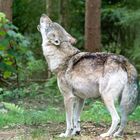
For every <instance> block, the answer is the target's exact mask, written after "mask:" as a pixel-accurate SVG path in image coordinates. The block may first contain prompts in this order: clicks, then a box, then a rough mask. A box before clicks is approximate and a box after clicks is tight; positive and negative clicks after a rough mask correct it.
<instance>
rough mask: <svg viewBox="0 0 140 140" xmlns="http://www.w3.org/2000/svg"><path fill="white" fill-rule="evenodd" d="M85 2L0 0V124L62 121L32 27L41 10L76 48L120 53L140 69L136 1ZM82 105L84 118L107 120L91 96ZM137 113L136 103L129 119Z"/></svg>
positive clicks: (59, 99) (53, 85)
mask: <svg viewBox="0 0 140 140" xmlns="http://www.w3.org/2000/svg"><path fill="white" fill-rule="evenodd" d="M6 2H7V3H6ZM88 2H89V3H88ZM88 2H87V1H85V0H41V1H40V0H13V1H12V0H0V101H1V106H2V107H1V110H2V112H5V110H6V112H7V113H6V114H5V113H2V114H1V115H0V127H1V128H3V127H5V126H8V127H14V126H17V125H19V124H20V125H26V124H27V125H38V124H39V125H42V124H44V123H48V122H50V121H51V122H63V121H64V120H65V119H64V118H65V115H64V110H63V103H62V100H63V99H62V97H61V95H60V92H59V90H58V87H57V82H56V77H55V76H54V75H53V74H51V73H50V71H49V70H48V67H47V63H46V62H45V59H44V57H43V54H42V49H41V36H40V33H39V32H38V31H37V25H38V24H39V18H40V16H41V14H42V13H46V14H47V15H48V16H49V17H50V18H51V19H52V20H53V21H56V22H58V23H60V24H61V25H62V26H63V27H64V28H65V29H66V30H67V31H68V32H69V33H70V34H71V35H73V36H74V37H75V38H76V39H77V44H76V45H75V46H76V47H77V48H79V49H80V50H82V51H85V50H86V51H96V50H98V51H105V52H112V53H116V54H121V55H124V56H125V57H127V58H128V59H129V60H130V61H131V62H132V63H133V64H134V65H135V66H136V68H137V70H138V73H139V74H140V28H139V27H140V8H139V7H140V1H139V0H133V1H131V0H128V1H126V0H102V1H100V0H95V1H94V3H93V2H92V0H89V1H88ZM90 2H91V5H92V4H93V6H95V7H94V8H92V9H89V7H88V5H90ZM92 10H93V13H95V14H93V15H88V14H87V11H92ZM95 10H97V11H95ZM5 14H6V15H5ZM97 15H98V16H97ZM91 17H92V18H91ZM8 19H9V20H8ZM89 19H90V20H93V22H94V21H98V22H94V23H93V25H94V26H93V27H94V28H93V30H95V33H96V34H93V38H92V39H93V40H94V41H93V42H90V40H89V41H87V40H88V39H87V34H88V32H89V30H88V29H91V28H92V27H91V28H90V27H89V26H92V25H90V24H88V23H86V20H87V21H88V20H89ZM95 35H97V36H98V38H96V36H95ZM87 42H88V44H91V45H88V44H87ZM85 104H86V108H88V110H86V109H85V110H84V113H83V116H82V120H83V121H84V120H89V121H90V120H94V121H95V122H98V123H100V122H105V123H108V122H110V117H109V116H108V115H107V114H108V113H107V110H106V109H105V108H104V107H103V104H102V103H100V101H97V102H96V103H94V105H93V101H92V100H87V101H86V103H85ZM89 108H90V109H89ZM98 108H99V109H100V111H98ZM3 109H5V110H4V111H3ZM61 110H62V112H63V115H62V114H61V113H60V111H61ZM95 112H98V113H96V114H95ZM139 115H140V107H138V109H137V110H136V112H135V113H134V114H133V115H132V116H131V117H130V120H133V121H134V120H136V121H137V122H139V121H140V120H139ZM5 116H6V117H5ZM11 116H12V117H11ZM54 116H57V117H54ZM99 116H102V117H99ZM19 118H20V119H19ZM99 118H100V119H99Z"/></svg>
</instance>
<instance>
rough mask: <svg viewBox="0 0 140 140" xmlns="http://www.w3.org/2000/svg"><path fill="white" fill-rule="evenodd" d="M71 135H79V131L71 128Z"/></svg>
mask: <svg viewBox="0 0 140 140" xmlns="http://www.w3.org/2000/svg"><path fill="white" fill-rule="evenodd" d="M72 135H75V136H76V135H80V131H77V130H73V132H72Z"/></svg>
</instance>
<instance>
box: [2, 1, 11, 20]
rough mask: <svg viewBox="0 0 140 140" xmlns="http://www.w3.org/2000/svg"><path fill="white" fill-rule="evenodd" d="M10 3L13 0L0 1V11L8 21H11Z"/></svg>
mask: <svg viewBox="0 0 140 140" xmlns="http://www.w3.org/2000/svg"><path fill="white" fill-rule="evenodd" d="M12 3H13V0H0V11H1V12H3V13H5V14H6V17H7V18H8V19H9V20H10V21H12Z"/></svg>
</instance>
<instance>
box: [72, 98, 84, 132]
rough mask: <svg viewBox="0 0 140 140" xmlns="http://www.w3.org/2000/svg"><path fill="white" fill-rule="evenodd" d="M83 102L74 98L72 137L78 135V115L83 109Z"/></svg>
mask: <svg viewBox="0 0 140 140" xmlns="http://www.w3.org/2000/svg"><path fill="white" fill-rule="evenodd" d="M83 105H84V100H83V99H81V98H78V97H76V100H75V106H74V114H73V117H74V118H73V119H74V129H73V132H72V135H76V134H80V114H81V111H82V109H83Z"/></svg>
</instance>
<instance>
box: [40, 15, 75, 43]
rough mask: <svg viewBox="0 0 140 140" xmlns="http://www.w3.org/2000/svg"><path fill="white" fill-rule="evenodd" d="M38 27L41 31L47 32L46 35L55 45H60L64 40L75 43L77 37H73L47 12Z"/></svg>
mask: <svg viewBox="0 0 140 140" xmlns="http://www.w3.org/2000/svg"><path fill="white" fill-rule="evenodd" d="M37 29H38V30H39V31H40V32H41V33H44V32H45V34H44V35H45V36H46V37H47V39H50V40H49V41H50V42H51V43H53V44H54V45H60V43H62V42H69V43H70V44H75V43H76V39H75V38H74V37H72V36H71V35H70V34H69V33H67V32H66V30H65V29H64V28H63V27H62V26H61V25H59V24H58V23H55V22H52V20H51V19H50V18H49V17H48V16H47V15H45V14H43V15H42V16H41V18H40V24H39V25H38V26H37Z"/></svg>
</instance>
